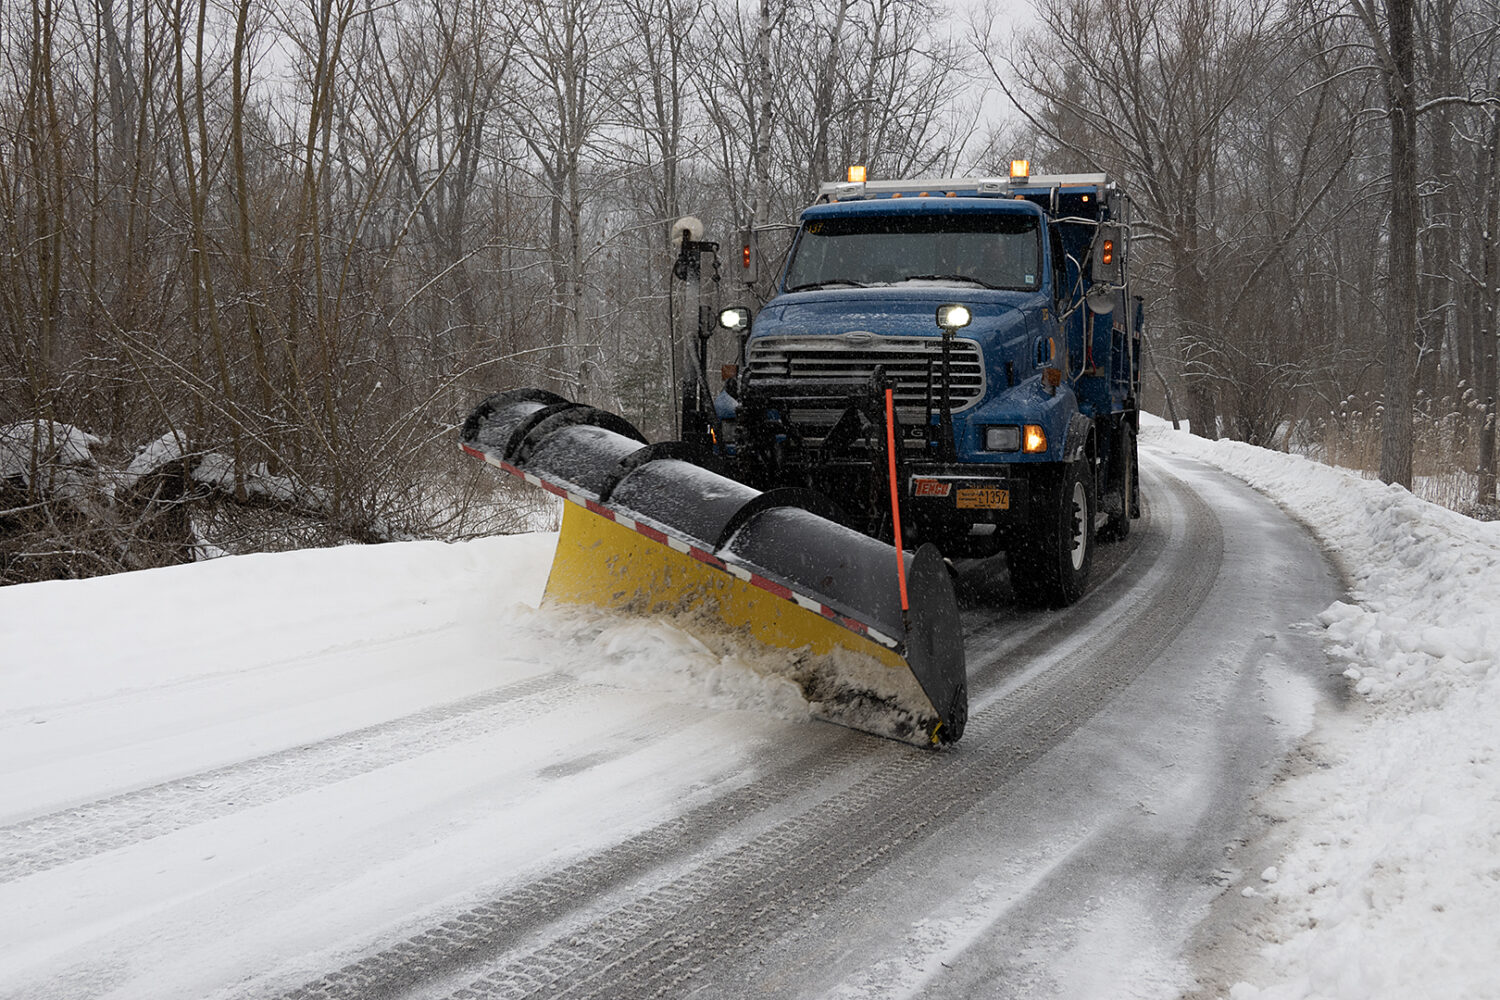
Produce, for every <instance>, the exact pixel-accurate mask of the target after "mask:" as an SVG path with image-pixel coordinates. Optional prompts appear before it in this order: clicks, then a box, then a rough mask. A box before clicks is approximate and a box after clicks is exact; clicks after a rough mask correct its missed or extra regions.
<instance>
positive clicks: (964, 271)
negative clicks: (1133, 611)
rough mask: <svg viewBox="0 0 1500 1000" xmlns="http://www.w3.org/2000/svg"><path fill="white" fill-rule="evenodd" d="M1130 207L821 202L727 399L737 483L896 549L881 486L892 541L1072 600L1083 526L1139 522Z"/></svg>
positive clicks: (843, 198) (954, 190)
mask: <svg viewBox="0 0 1500 1000" xmlns="http://www.w3.org/2000/svg"><path fill="white" fill-rule="evenodd" d="M1124 204H1125V202H1124V200H1123V197H1122V196H1121V195H1120V193H1119V192H1118V191H1117V189H1116V188H1115V186H1114V185H1113V184H1111V183H1110V182H1109V180H1108V178H1106V177H1105V176H1103V175H1067V176H1062V177H1037V178H1032V177H1027V176H1021V177H1012V178H980V179H970V180H954V179H948V180H930V181H914V182H898V181H885V182H869V183H855V184H830V185H824V187H823V190H822V191H821V192H820V195H819V198H818V201H817V202H816V203H815V204H813V205H812V206H810V207H809V208H808V209H806V210H805V211H804V212H803V213H802V215H801V218H800V221H799V228H798V231H797V234H796V236H795V237H794V240H793V242H792V245H791V249H790V251H789V252H788V255H787V258H786V261H785V264H784V266H783V268H782V270H781V273H780V276H779V278H778V280H777V284H776V293H775V295H774V296H773V297H772V298H771V299H770V301H768V302H767V303H766V305H765V306H764V308H762V310H761V311H760V313H759V315H758V316H756V317H755V320H754V323H753V326H752V327H751V328H750V329H749V331H748V335H747V336H746V337H745V339H744V342H743V348H742V354H743V357H742V362H741V368H740V373H739V376H738V377H737V379H736V380H735V384H734V385H733V386H732V387H731V388H732V389H733V392H732V393H730V394H729V398H728V399H725V400H721V406H720V414H721V416H725V417H729V418H730V419H729V420H728V421H726V422H725V423H724V433H725V435H726V438H727V439H728V440H729V442H730V448H731V449H732V451H733V453H734V456H735V461H736V464H737V466H738V467H739V470H740V472H741V474H743V475H744V476H745V478H746V479H747V480H749V481H752V482H754V483H755V484H756V485H759V486H762V487H763V488H771V487H778V486H802V487H808V488H811V489H814V490H816V491H818V492H820V493H822V494H824V495H825V496H827V497H830V498H832V500H833V501H834V502H835V504H836V505H837V506H838V507H839V508H840V510H841V511H842V513H843V515H844V517H845V519H846V520H847V521H849V522H850V523H853V524H856V525H857V526H860V527H861V528H862V529H863V530H866V531H867V532H869V533H872V534H889V531H890V529H891V528H892V527H893V526H894V525H893V524H891V523H888V520H887V519H888V517H889V513H890V510H889V509H890V507H891V502H890V501H889V500H888V499H886V500H883V499H882V497H887V496H888V495H889V494H888V493H887V492H884V491H883V490H882V489H881V484H882V480H888V479H889V478H890V476H889V472H888V471H887V469H888V468H894V469H895V470H896V477H897V479H898V482H897V484H896V486H897V489H896V492H897V494H898V496H899V501H898V502H899V504H900V506H901V511H900V516H901V519H902V520H903V522H904V523H905V527H906V533H907V534H906V539H905V541H907V542H913V543H915V542H918V541H924V540H925V541H932V542H935V543H936V544H937V545H938V546H939V547H940V548H941V549H942V551H943V552H944V553H945V554H949V555H989V554H994V553H997V552H1000V551H1005V552H1006V553H1007V555H1008V556H1010V557H1011V564H1012V576H1013V577H1014V578H1016V579H1017V582H1018V583H1019V584H1020V586H1018V588H1017V590H1018V594H1022V593H1023V592H1025V593H1029V594H1031V595H1032V596H1034V597H1035V598H1036V599H1037V600H1038V601H1040V602H1042V603H1049V604H1062V603H1069V602H1071V600H1075V599H1076V597H1077V596H1078V595H1079V594H1081V592H1082V588H1083V586H1084V584H1085V583H1086V580H1087V569H1088V564H1089V563H1090V562H1091V561H1092V547H1093V544H1094V538H1095V527H1096V524H1095V521H1096V518H1097V520H1098V521H1099V526H1100V527H1102V528H1103V529H1104V535H1105V536H1106V537H1110V536H1112V535H1113V536H1123V534H1124V533H1125V532H1126V531H1128V527H1129V518H1130V517H1131V515H1132V513H1133V512H1134V511H1135V510H1136V501H1135V495H1134V485H1135V467H1134V460H1135V444H1134V436H1135V429H1136V426H1137V417H1136V409H1135V408H1136V397H1137V395H1138V392H1137V386H1138V381H1139V368H1138V360H1137V355H1138V349H1137V345H1138V339H1139V335H1140V320H1141V313H1140V306H1139V303H1138V302H1137V301H1135V300H1133V298H1132V297H1131V296H1130V294H1129V285H1128V282H1127V281H1126V280H1125V273H1124V256H1125V253H1126V240H1125V235H1126V229H1125V227H1124V226H1122V225H1120V224H1119V219H1120V216H1121V214H1122V210H1123V207H1124ZM1105 258H1108V259H1107V260H1106V259H1105ZM885 389H890V390H891V403H892V406H891V408H890V412H889V413H888V414H886V415H884V417H882V413H881V408H880V403H881V401H882V399H881V397H882V396H883V395H884V390H885ZM886 430H890V431H891V432H892V437H893V438H894V439H895V440H896V441H897V446H896V447H895V449H894V454H893V455H892V454H884V452H885V451H886V449H885V448H884V441H883V439H882V434H883V433H884V432H885V431H886ZM1101 501H1103V502H1102V503H1101ZM1051 563H1056V564H1057V565H1056V566H1051V565H1050V564H1051ZM1039 564H1049V565H1039ZM1018 568H1019V569H1018ZM1022 578H1025V579H1022ZM1033 578H1034V579H1038V580H1041V582H1040V583H1038V585H1037V586H1036V587H1031V586H1029V584H1027V583H1026V580H1030V579H1033ZM1059 578H1065V579H1063V580H1061V581H1060V580H1059Z"/></svg>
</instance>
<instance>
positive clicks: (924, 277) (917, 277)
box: [901, 274, 1000, 288]
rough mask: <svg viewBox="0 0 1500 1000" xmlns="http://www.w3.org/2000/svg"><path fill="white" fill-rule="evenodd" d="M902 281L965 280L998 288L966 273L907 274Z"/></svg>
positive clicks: (986, 286)
mask: <svg viewBox="0 0 1500 1000" xmlns="http://www.w3.org/2000/svg"><path fill="white" fill-rule="evenodd" d="M901 280H902V281H967V282H968V283H969V284H971V285H979V286H980V287H982V288H999V287H1000V286H999V285H992V284H990V283H989V282H988V281H981V280H980V279H978V278H971V277H969V276H968V275H967V274H908V275H907V276H906V277H904V278H902V279H901Z"/></svg>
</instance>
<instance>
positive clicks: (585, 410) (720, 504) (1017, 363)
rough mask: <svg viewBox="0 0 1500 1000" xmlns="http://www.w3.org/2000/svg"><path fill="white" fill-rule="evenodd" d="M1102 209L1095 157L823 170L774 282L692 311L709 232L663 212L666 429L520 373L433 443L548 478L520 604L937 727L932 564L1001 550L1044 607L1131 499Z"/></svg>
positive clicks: (891, 722) (942, 703)
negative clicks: (557, 521) (673, 396)
mask: <svg viewBox="0 0 1500 1000" xmlns="http://www.w3.org/2000/svg"><path fill="white" fill-rule="evenodd" d="M1128 209H1129V200H1128V199H1127V198H1126V197H1125V195H1124V193H1123V192H1122V191H1120V190H1119V189H1118V188H1116V186H1115V185H1114V184H1112V183H1111V182H1110V181H1109V179H1108V178H1106V177H1105V176H1104V175H1102V174H1076V175H1064V176H1055V177H1031V176H1028V175H1027V173H1026V171H1025V169H1024V168H1022V167H1021V166H1020V165H1016V166H1013V167H1012V171H1011V176H1009V177H1003V178H995V177H988V178H978V179H942V180H921V181H869V182H864V181H859V182H850V183H842V184H826V185H824V186H823V188H822V190H821V191H820V193H819V196H818V199H817V202H816V203H815V204H813V205H812V206H811V207H809V208H808V209H806V210H805V211H804V212H803V213H802V215H801V218H800V220H799V223H798V226H797V231H796V234H795V236H794V237H793V239H792V243H791V247H790V250H789V251H788V253H787V256H786V259H785V263H784V264H783V266H782V269H781V271H780V273H779V275H778V277H777V279H776V285H775V294H774V295H773V296H772V297H771V298H770V299H769V301H767V302H766V304H765V306H764V307H763V308H761V309H760V311H759V313H758V314H752V311H751V310H750V309H748V308H744V307H735V308H729V309H724V310H723V311H721V312H720V313H719V316H718V322H717V324H715V323H713V322H712V321H711V319H710V318H709V317H710V314H711V311H710V310H707V309H704V308H702V307H701V306H699V305H698V304H697V299H698V289H699V282H700V278H701V274H702V269H701V263H702V257H703V256H704V255H709V254H716V253H717V252H718V249H719V247H718V244H716V243H708V242H704V241H702V239H701V237H702V229H701V226H700V225H699V224H698V223H697V220H693V219H684V220H682V221H681V223H679V224H678V226H677V227H674V232H676V233H677V238H678V245H679V256H678V259H677V262H676V265H675V267H674V274H675V275H676V276H677V277H678V278H679V279H680V280H681V281H682V282H683V289H684V299H685V303H686V308H685V309H684V310H683V311H682V315H683V316H684V317H687V321H685V323H684V325H685V326H686V327H687V329H685V330H684V331H683V333H684V336H683V338H682V339H683V341H684V342H685V343H686V344H688V345H690V346H695V347H696V353H695V354H691V355H690V356H687V357H682V358H681V359H680V360H681V361H682V362H683V368H684V369H685V370H687V371H688V372H689V374H688V377H686V378H684V379H683V380H682V382H681V384H680V386H679V389H680V393H681V395H680V404H681V412H680V418H681V433H680V435H679V439H678V440H675V441H666V442H659V443H655V444H652V443H648V442H647V440H646V438H645V436H643V435H642V434H641V433H640V431H638V430H637V429H636V428H635V427H634V426H632V425H631V424H630V423H629V422H628V421H626V420H625V419H624V418H622V417H620V416H619V415H617V414H614V413H610V412H608V411H606V410H600V409H596V408H594V407H592V406H587V405H584V404H581V403H578V402H574V401H570V400H567V399H564V398H562V397H560V396H557V395H555V394H553V393H551V392H548V391H545V390H542V389H536V388H529V389H511V390H508V391H505V392H500V393H496V394H495V395H492V396H490V397H488V398H487V399H485V400H484V401H483V402H481V403H480V404H479V405H478V407H477V408H476V409H475V410H474V411H473V412H472V413H471V414H470V415H469V417H468V419H467V420H465V422H464V425H463V430H462V433H461V435H460V441H459V444H460V447H462V448H463V450H464V451H465V452H466V453H468V454H470V455H471V456H473V457H475V458H477V459H481V460H483V461H485V462H487V463H488V464H490V465H492V466H494V467H495V468H497V469H499V470H500V471H502V472H505V473H507V474H509V475H512V476H515V477H518V478H521V479H524V480H525V481H526V482H528V483H531V484H532V485H534V486H538V487H540V488H542V489H545V490H548V491H549V492H551V493H553V494H554V495H555V496H557V497H559V498H560V499H561V500H563V501H564V503H563V518H562V527H561V532H560V535H559V540H558V548H557V554H556V556H555V557H554V560H553V564H552V572H551V576H550V577H549V579H548V584H547V593H546V597H545V600H546V601H549V602H557V603H563V604H588V605H596V606H599V607H603V608H608V609H611V610H615V611H620V612H624V613H633V614H645V615H652V616H662V617H666V618H668V619H670V620H671V621H673V622H675V623H677V624H678V625H679V627H681V628H683V629H685V630H688V631H690V632H693V633H695V634H698V635H700V636H701V637H703V638H704V641H705V642H707V643H708V644H709V647H710V648H713V649H716V650H722V649H724V648H725V644H726V643H727V644H729V645H731V646H732V645H737V644H740V643H756V644H759V645H761V646H766V647H772V648H774V649H776V650H778V651H779V652H778V653H777V654H776V655H775V656H773V657H771V658H769V659H768V660H766V661H765V662H776V663H779V664H781V665H782V667H783V669H785V670H786V671H787V673H785V676H788V677H790V678H792V679H793V680H794V681H795V682H796V683H797V684H798V685H799V686H800V687H801V689H802V691H803V694H804V696H805V697H806V699H807V701H808V703H809V705H810V706H812V708H813V711H814V713H815V714H818V715H820V716H822V717H825V718H828V719H831V720H833V721H836V722H840V723H842V724H844V725H849V726H853V727H855V728H859V729H865V730H868V731H870V732H875V733H879V734H880V735H883V736H889V737H893V738H896V739H903V740H908V741H910V742H914V743H920V744H923V745H940V744H946V743H952V742H954V741H956V740H957V739H958V738H959V737H960V736H961V735H962V733H963V730H964V723H965V720H966V718H967V713H968V679H967V673H966V668H965V663H964V650H963V638H962V627H961V622H960V619H959V612H958V605H957V599H956V595H955V590H954V586H953V580H952V576H951V572H950V571H951V567H952V562H951V559H952V558H953V557H988V556H998V555H999V554H1000V553H1002V552H1003V553H1004V554H1005V557H1006V559H1007V562H1008V564H1009V567H1010V578H1011V584H1012V588H1013V589H1014V591H1015V594H1016V596H1017V598H1018V599H1019V600H1021V601H1022V602H1025V603H1030V604H1037V605H1043V606H1062V605H1066V604H1071V603H1072V602H1074V601H1076V600H1077V599H1078V598H1079V596H1080V595H1082V594H1083V592H1084V590H1085V588H1086V587H1087V586H1088V578H1089V571H1090V567H1091V566H1092V564H1093V556H1094V543H1095V541H1096V539H1098V540H1105V541H1108V540H1112V539H1120V538H1123V537H1125V535H1126V534H1127V533H1128V532H1129V530H1130V521H1131V518H1133V517H1138V516H1139V509H1138V500H1137V477H1136V432H1137V429H1138V427H1139V420H1138V410H1137V399H1138V398H1139V380H1140V370H1139V362H1138V356H1139V350H1138V349H1139V344H1140V336H1141V324H1142V319H1143V315H1142V308H1141V303H1140V300H1139V299H1137V298H1135V297H1134V296H1132V295H1131V292H1130V283H1129V279H1128V275H1127V267H1126V263H1127V258H1128V256H1129V247H1128V232H1129V219H1128V217H1127V212H1128ZM754 243H755V240H754V239H753V234H752V236H751V237H748V238H747V239H746V240H745V241H744V242H743V244H742V246H741V248H740V249H741V251H742V252H741V253H740V254H739V255H738V257H739V260H738V263H740V264H741V265H742V266H744V267H747V268H748V267H752V266H753V265H754V264H755V263H756V255H755V253H754ZM717 271H718V268H717V267H715V273H717ZM742 277H749V275H742ZM747 284H748V282H747ZM715 338H718V344H719V347H720V348H721V350H720V351H719V352H718V353H719V354H720V356H721V359H723V358H727V357H734V358H735V361H733V362H731V363H728V364H724V365H723V367H722V370H721V373H720V374H721V376H722V387H721V388H719V389H718V391H717V392H714V391H712V389H711V388H710V384H709V365H708V357H709V354H710V351H709V347H710V345H711V344H712V343H713V342H714V341H715Z"/></svg>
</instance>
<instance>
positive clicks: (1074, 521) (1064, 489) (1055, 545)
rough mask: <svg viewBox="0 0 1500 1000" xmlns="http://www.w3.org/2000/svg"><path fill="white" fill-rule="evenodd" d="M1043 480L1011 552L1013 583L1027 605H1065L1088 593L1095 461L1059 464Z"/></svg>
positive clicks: (1037, 487) (1094, 498)
mask: <svg viewBox="0 0 1500 1000" xmlns="http://www.w3.org/2000/svg"><path fill="white" fill-rule="evenodd" d="M1038 480H1039V481H1038V482H1037V484H1036V488H1035V489H1034V490H1033V493H1032V501H1033V506H1032V514H1031V518H1030V520H1029V523H1028V524H1027V528H1026V531H1025V535H1024V537H1023V538H1020V539H1017V540H1016V541H1015V542H1014V543H1013V544H1012V546H1011V548H1010V550H1009V551H1008V552H1007V553H1006V562H1007V563H1008V564H1009V565H1010V585H1011V590H1013V591H1014V592H1015V595H1016V600H1017V601H1019V602H1021V603H1022V604H1030V605H1039V606H1043V607H1051V608H1061V607H1065V606H1067V605H1069V604H1072V603H1073V602H1074V601H1076V600H1078V599H1079V598H1080V597H1082V596H1083V592H1084V590H1085V589H1087V587H1088V582H1089V571H1090V570H1091V569H1092V568H1093V565H1094V511H1095V509H1096V506H1097V499H1096V497H1095V495H1094V474H1093V463H1092V462H1090V461H1089V460H1088V459H1087V458H1082V459H1079V460H1078V461H1076V462H1069V463H1067V464H1065V465H1059V466H1056V467H1055V468H1054V469H1049V470H1047V473H1046V474H1045V475H1043V476H1039V477H1038Z"/></svg>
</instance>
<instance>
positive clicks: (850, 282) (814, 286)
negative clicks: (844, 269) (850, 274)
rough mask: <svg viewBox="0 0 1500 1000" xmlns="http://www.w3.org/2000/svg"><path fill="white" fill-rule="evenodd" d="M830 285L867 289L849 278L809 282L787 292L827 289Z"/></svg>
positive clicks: (865, 285)
mask: <svg viewBox="0 0 1500 1000" xmlns="http://www.w3.org/2000/svg"><path fill="white" fill-rule="evenodd" d="M832 285H847V286H849V287H850V288H869V287H870V286H869V285H867V284H865V283H864V282H863V281H854V280H852V279H850V278H830V279H829V280H827V281H809V282H808V283H807V284H805V285H793V286H792V287H791V288H788V289H787V291H789V292H810V291H813V290H814V289H817V288H828V287H830V286H832Z"/></svg>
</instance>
